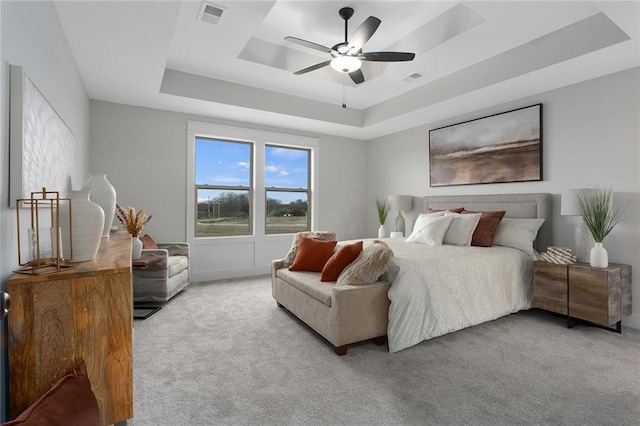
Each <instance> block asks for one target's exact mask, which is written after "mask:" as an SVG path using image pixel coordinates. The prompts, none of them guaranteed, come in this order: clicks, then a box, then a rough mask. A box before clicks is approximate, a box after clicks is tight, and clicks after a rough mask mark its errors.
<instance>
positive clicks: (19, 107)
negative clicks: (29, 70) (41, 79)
mask: <svg viewBox="0 0 640 426" xmlns="http://www.w3.org/2000/svg"><path fill="white" fill-rule="evenodd" d="M10 73H11V76H10V79H11V87H10V96H11V100H10V103H9V141H10V142H9V143H10V155H9V169H10V176H9V188H10V190H9V205H10V206H11V207H13V206H15V203H16V199H18V198H29V196H30V194H31V192H35V191H40V190H42V188H43V187H46V188H47V190H48V191H58V192H60V195H61V197H64V196H66V194H67V192H68V191H69V190H70V189H71V176H72V174H73V171H74V167H75V136H74V135H73V133H71V131H70V130H69V128H68V127H67V125H66V124H65V123H64V121H62V119H61V118H60V117H59V116H58V114H57V113H56V112H55V110H54V109H53V108H52V107H51V105H49V103H48V102H47V100H46V99H45V98H44V96H42V94H41V93H40V91H39V90H38V88H37V87H36V86H35V85H34V84H33V82H32V81H31V80H30V79H29V77H27V75H26V74H25V73H24V71H23V69H22V67H21V66H17V65H11V70H10Z"/></svg>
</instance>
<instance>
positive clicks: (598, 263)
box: [589, 243, 609, 268]
mask: <svg viewBox="0 0 640 426" xmlns="http://www.w3.org/2000/svg"><path fill="white" fill-rule="evenodd" d="M589 264H590V265H591V266H592V267H594V268H606V267H607V266H609V255H608V254H607V249H606V248H604V247H602V243H595V245H594V246H593V248H592V249H591V253H590V257H589Z"/></svg>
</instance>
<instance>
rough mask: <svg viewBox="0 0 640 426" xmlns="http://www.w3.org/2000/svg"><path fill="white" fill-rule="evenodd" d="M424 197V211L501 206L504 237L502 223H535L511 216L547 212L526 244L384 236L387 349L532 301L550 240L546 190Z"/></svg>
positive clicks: (496, 315)
mask: <svg viewBox="0 0 640 426" xmlns="http://www.w3.org/2000/svg"><path fill="white" fill-rule="evenodd" d="M423 203H424V212H427V210H428V209H438V210H447V209H452V208H457V207H464V208H465V209H466V210H473V211H482V212H486V211H501V210H506V214H505V216H504V217H505V219H503V221H502V222H501V225H500V226H503V225H502V224H503V223H504V224H505V225H504V230H505V231H504V232H502V231H501V232H502V234H501V235H502V238H501V242H503V241H507V240H508V236H509V235H510V234H509V235H507V234H505V232H506V229H507V228H508V227H509V226H508V225H507V223H509V224H514V223H515V224H521V223H528V222H534V221H522V220H511V219H544V223H543V224H542V226H541V227H540V228H539V230H538V231H537V237H536V238H535V241H534V242H533V245H532V247H530V249H529V250H524V249H518V248H513V247H512V246H513V244H510V243H509V242H506V243H504V244H505V245H504V246H503V245H500V246H497V245H494V246H493V247H490V248H489V247H473V246H471V247H467V246H458V245H446V244H445V245H442V246H439V247H431V246H428V245H425V244H416V243H415V242H406V241H405V240H404V239H393V238H389V239H385V240H384V241H385V242H386V243H388V245H389V246H390V247H391V249H392V250H393V252H394V259H393V262H392V265H391V267H390V268H389V270H388V272H387V274H386V275H387V276H386V277H385V279H386V280H388V281H391V282H392V285H391V288H390V290H389V293H388V297H389V300H390V302H391V305H390V308H389V324H388V329H387V331H388V339H389V351H390V352H397V351H400V350H402V349H405V348H408V347H410V346H413V345H415V344H417V343H420V342H422V341H424V340H428V339H432V338H434V337H437V336H441V335H443V334H446V333H450V332H453V331H456V330H461V329H463V328H466V327H470V326H473V325H477V324H480V323H483V322H487V321H491V320H494V319H497V318H500V317H502V316H505V315H508V314H510V313H514V312H517V311H519V310H523V309H529V308H531V307H532V302H533V300H532V283H533V261H534V260H535V257H536V254H537V253H539V252H542V251H544V250H546V248H547V246H548V245H549V244H550V230H551V223H550V212H551V195H550V194H540V193H538V194H500V195H471V196H427V197H424V198H423ZM535 222H538V223H539V222H541V221H540V220H538V221H535ZM509 229H513V228H509ZM535 235H536V234H535V233H533V236H535ZM533 236H532V237H531V238H533ZM529 245H530V246H531V242H529ZM516 246H517V245H516Z"/></svg>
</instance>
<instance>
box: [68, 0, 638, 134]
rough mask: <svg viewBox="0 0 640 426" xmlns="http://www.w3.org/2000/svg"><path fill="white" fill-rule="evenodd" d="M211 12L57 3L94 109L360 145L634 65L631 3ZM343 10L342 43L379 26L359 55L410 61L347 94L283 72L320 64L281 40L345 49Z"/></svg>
mask: <svg viewBox="0 0 640 426" xmlns="http://www.w3.org/2000/svg"><path fill="white" fill-rule="evenodd" d="M207 1H209V0H207ZM211 2H212V3H214V4H215V5H217V6H221V7H222V8H223V10H224V12H223V14H222V17H221V18H220V21H219V23H218V24H217V25H213V24H210V23H207V22H202V21H199V20H198V19H197V18H198V14H199V11H200V8H201V4H202V2H201V1H196V0H183V1H149V0H147V1H106V0H102V1H100V0H86V1H64V0H56V1H55V5H56V8H57V11H58V15H59V17H60V21H61V23H62V26H63V28H64V31H65V34H66V36H67V39H68V41H69V45H70V46H71V50H72V52H73V55H74V57H75V60H76V63H77V65H78V69H79V71H80V74H81V75H82V78H83V80H84V84H85V86H86V89H87V92H88V94H89V97H90V98H91V99H97V100H104V101H109V102H116V103H123V104H129V105H136V106H142V107H150V108H160V109H167V110H172V111H178V112H185V113H192V114H198V115H205V116H215V117H220V118H226V119H230V120H240V121H244V122H251V123H256V124H265V125H274V126H282V127H286V128H292V129H298V130H301V131H308V132H318V133H326V134H333V135H339V136H345V137H353V138H358V139H372V138H375V137H379V136H382V135H386V134H390V133H393V132H396V131H400V130H403V129H406V128H411V127H415V126H418V125H421V124H424V123H430V122H435V121H438V120H442V119H445V118H448V117H451V116H456V115H460V114H464V113H467V112H470V111H474V110H477V109H480V108H484V107H486V106H490V105H495V104H499V103H503V102H508V101H511V100H514V99H519V98H523V97H526V96H530V95H534V94H536V93H540V92H543V91H546V90H551V89H555V88H558V87H562V86H566V85H568V84H572V83H576V82H580V81H584V80H588V79H591V78H595V77H598V76H601V75H606V74H610V73H613V72H616V71H621V70H624V69H628V68H631V67H636V66H640V42H639V37H640V31H639V26H640V8H639V2H638V1H621V2H616V1H593V2H592V1H567V2H559V1H545V2H543V1H528V2H527V1H464V2H458V1H426V0H422V1H401V0H395V1H346V0H345V1H341V2H334V1H306V0H298V1H283V0H280V1H272V0H260V1H218V0H211ZM344 6H350V7H353V8H354V10H355V13H354V15H353V17H352V18H351V20H350V21H349V36H351V34H353V32H354V31H355V30H356V28H357V27H358V26H359V25H360V24H361V23H362V22H363V21H364V20H365V19H366V18H367V17H368V16H370V15H372V16H376V17H377V18H379V19H381V20H382V24H381V25H380V27H379V28H378V30H377V32H376V33H375V34H374V36H373V37H372V38H371V39H370V40H369V41H368V42H367V43H366V44H365V47H364V49H363V50H364V51H384V50H401V51H412V52H415V53H416V58H415V60H414V61H412V62H404V63H392V64H389V63H371V62H369V63H365V65H364V66H363V73H364V75H365V79H366V81H365V82H364V83H362V84H360V85H358V86H355V85H354V84H353V83H352V82H351V81H350V80H349V79H348V78H344V75H342V74H339V73H337V72H335V71H333V70H332V69H331V68H330V67H326V68H323V69H321V70H318V71H313V72H311V73H308V74H304V75H298V76H296V75H293V72H294V71H297V70H299V69H301V68H305V67H307V66H310V65H313V64H315V63H318V62H322V61H324V60H327V59H330V57H329V55H326V54H323V53H322V52H318V51H314V50H311V49H306V48H304V47H301V46H298V45H295V44H293V43H290V42H287V41H285V40H284V38H285V37H286V36H294V37H298V38H302V39H306V40H309V41H313V42H315V43H318V44H321V45H325V46H329V47H331V46H333V45H334V44H336V43H338V42H341V41H343V39H344V21H343V20H342V19H341V18H340V17H339V16H338V10H339V9H340V8H341V7H344ZM416 72H417V73H420V74H422V75H423V77H421V78H419V79H417V80H414V81H411V82H404V81H402V79H403V78H405V77H407V76H408V75H410V74H412V73H416ZM345 82H346V85H345ZM345 92H346V103H347V108H346V109H344V108H342V107H341V104H342V101H343V94H344V93H345Z"/></svg>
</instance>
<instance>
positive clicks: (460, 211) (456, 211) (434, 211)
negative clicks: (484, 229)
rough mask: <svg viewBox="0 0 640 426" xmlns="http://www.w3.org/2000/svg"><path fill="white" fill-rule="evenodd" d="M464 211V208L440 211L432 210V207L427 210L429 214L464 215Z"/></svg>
mask: <svg viewBox="0 0 640 426" xmlns="http://www.w3.org/2000/svg"><path fill="white" fill-rule="evenodd" d="M463 210H464V207H456V208H455V209H449V210H438V209H432V208H431V207H429V208H428V209H427V213H439V212H451V213H462V212H463Z"/></svg>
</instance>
